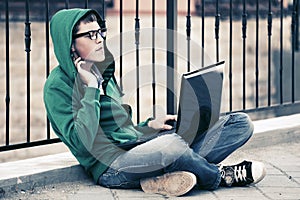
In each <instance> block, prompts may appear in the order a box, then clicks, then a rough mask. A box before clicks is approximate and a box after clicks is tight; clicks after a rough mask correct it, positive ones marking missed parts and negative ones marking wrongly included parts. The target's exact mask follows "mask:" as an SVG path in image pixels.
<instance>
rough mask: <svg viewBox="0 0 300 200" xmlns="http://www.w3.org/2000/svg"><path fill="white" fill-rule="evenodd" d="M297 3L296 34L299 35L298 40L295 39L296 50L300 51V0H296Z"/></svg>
mask: <svg viewBox="0 0 300 200" xmlns="http://www.w3.org/2000/svg"><path fill="white" fill-rule="evenodd" d="M295 1H296V2H297V3H296V27H295V28H296V30H295V32H296V33H295V35H296V36H297V37H296V41H295V43H296V44H295V45H296V47H295V51H299V39H300V37H299V6H300V3H299V0H295Z"/></svg>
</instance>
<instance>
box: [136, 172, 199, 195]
mask: <svg viewBox="0 0 300 200" xmlns="http://www.w3.org/2000/svg"><path fill="white" fill-rule="evenodd" d="M196 182H197V180H196V176H195V175H194V174H193V173H190V172H185V171H178V172H171V173H167V174H164V175H162V176H157V177H152V178H146V179H141V181H140V184H141V187H142V190H143V191H144V192H145V193H155V194H161V195H165V196H181V195H184V194H186V193H187V192H189V191H190V190H191V189H192V188H193V187H194V186H195V185H196Z"/></svg>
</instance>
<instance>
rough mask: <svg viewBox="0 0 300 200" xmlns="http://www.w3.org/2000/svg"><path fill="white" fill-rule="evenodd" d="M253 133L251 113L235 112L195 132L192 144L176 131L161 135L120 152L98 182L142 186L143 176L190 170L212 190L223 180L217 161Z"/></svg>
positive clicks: (200, 181) (116, 185)
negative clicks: (206, 129) (204, 129)
mask: <svg viewBox="0 0 300 200" xmlns="http://www.w3.org/2000/svg"><path fill="white" fill-rule="evenodd" d="M252 133H253V124H252V122H251V120H250V118H249V117H248V115H246V114H244V113H235V114H229V115H226V116H224V117H222V118H221V119H220V120H219V121H218V122H217V123H216V124H215V125H214V126H213V127H211V128H210V129H209V130H208V131H206V132H205V133H204V134H201V135H199V136H196V138H195V140H194V142H193V143H192V144H191V145H190V146H189V145H188V144H187V143H186V142H185V141H184V140H183V139H182V137H181V136H179V135H178V134H176V133H171V134H166V135H162V136H159V137H157V138H154V139H152V140H150V141H148V142H146V143H143V144H140V145H138V146H136V147H134V148H133V149H131V150H129V151H127V152H125V153H124V154H122V155H121V156H119V157H118V158H117V159H116V160H115V161H114V162H113V163H112V164H111V166H110V167H109V168H108V170H107V171H106V172H105V173H104V174H102V175H101V176H100V177H99V181H98V183H99V184H100V185H102V186H104V187H109V188H139V187H140V181H139V180H140V179H141V178H147V177H153V176H158V175H162V174H164V173H167V172H174V171H189V172H192V173H193V174H195V175H196V177H197V184H198V185H199V186H200V188H202V189H207V190H213V189H216V188H217V187H218V186H219V184H220V181H221V175H220V172H219V169H218V166H217V164H218V163H220V162H221V161H222V160H224V159H225V158H226V157H227V156H229V155H230V154H231V153H232V152H233V151H235V150H236V149H237V148H239V147H241V146H242V145H243V144H245V143H246V142H247V141H248V140H249V138H250V137H251V136H252Z"/></svg>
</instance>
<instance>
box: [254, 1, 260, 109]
mask: <svg viewBox="0 0 300 200" xmlns="http://www.w3.org/2000/svg"><path fill="white" fill-rule="evenodd" d="M258 52H259V0H256V51H255V81H256V83H255V97H256V102H255V107H256V108H258V105H259V67H258V56H259V53H258Z"/></svg>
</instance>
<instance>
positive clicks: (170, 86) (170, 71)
mask: <svg viewBox="0 0 300 200" xmlns="http://www.w3.org/2000/svg"><path fill="white" fill-rule="evenodd" d="M166 7H167V113H168V114H175V112H176V110H177V109H176V107H177V102H176V95H175V91H176V89H175V83H176V79H175V71H176V69H175V67H176V58H175V56H174V52H175V49H176V48H175V47H176V43H177V41H176V35H175V31H177V0H167V6H166Z"/></svg>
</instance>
